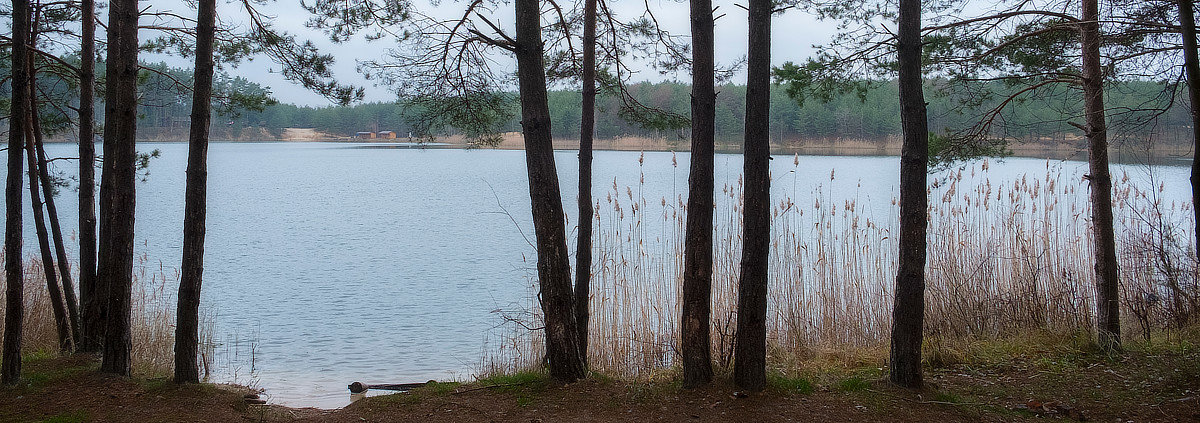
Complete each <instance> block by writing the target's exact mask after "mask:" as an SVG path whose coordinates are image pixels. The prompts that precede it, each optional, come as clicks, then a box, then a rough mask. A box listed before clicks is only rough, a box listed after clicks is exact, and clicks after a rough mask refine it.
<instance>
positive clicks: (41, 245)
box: [14, 37, 75, 352]
mask: <svg viewBox="0 0 1200 423" xmlns="http://www.w3.org/2000/svg"><path fill="white" fill-rule="evenodd" d="M31 38H32V37H31ZM30 62H32V60H31V61H30ZM28 67H29V69H30V73H29V88H30V91H32V90H33V88H34V87H35V86H36V85H35V84H36V83H35V82H34V78H33V66H32V65H29V66H28ZM26 107H28V109H27V110H26V112H25V116H24V119H26V121H25V162H26V164H27V165H28V166H29V205H30V206H31V207H32V208H33V228H34V230H35V231H37V239H38V252H39V253H41V258H42V272H43V274H44V275H45V277H46V292H47V293H48V294H49V295H50V310H51V311H52V312H53V314H54V329H55V331H56V332H57V333H58V348H59V350H61V351H63V352H70V351H71V350H73V349H74V348H75V345H74V344H73V343H72V342H71V323H70V321H69V320H68V317H67V308H66V305H65V304H63V293H62V290H61V289H60V288H59V286H58V274H57V272H56V271H55V270H54V254H53V253H51V252H50V235H49V234H48V233H47V232H46V218H45V215H43V214H42V213H43V212H42V198H41V193H40V192H39V189H38V163H37V149H36V147H35V146H34V144H35V141H34V135H33V126H34V122H35V121H36V120H37V113H36V110H37V104H35V103H34V101H33V95H32V92H30V93H29V97H28V104H27V105H26ZM14 118H16V117H14Z"/></svg>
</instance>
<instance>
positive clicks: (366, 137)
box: [354, 131, 375, 140]
mask: <svg viewBox="0 0 1200 423" xmlns="http://www.w3.org/2000/svg"><path fill="white" fill-rule="evenodd" d="M354 136H355V137H356V138H358V139H363V140H373V139H375V133H374V132H370V131H364V132H358V133H355V134H354Z"/></svg>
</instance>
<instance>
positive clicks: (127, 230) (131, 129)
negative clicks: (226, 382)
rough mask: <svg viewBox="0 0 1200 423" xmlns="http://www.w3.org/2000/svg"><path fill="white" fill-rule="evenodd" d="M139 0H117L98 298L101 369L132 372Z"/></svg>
mask: <svg viewBox="0 0 1200 423" xmlns="http://www.w3.org/2000/svg"><path fill="white" fill-rule="evenodd" d="M137 3H138V2H137V0H113V1H112V2H110V3H109V15H108V60H107V61H106V63H105V71H106V82H105V93H106V96H107V98H106V99H105V102H104V169H103V173H102V174H101V177H100V237H99V256H98V260H97V268H96V271H97V272H96V280H97V282H98V283H97V291H98V294H99V295H100V297H99V298H97V300H99V301H104V302H105V304H106V306H105V316H104V317H105V322H104V325H105V330H104V340H103V347H102V351H101V353H102V355H103V357H104V358H103V360H102V361H101V363H100V371H101V372H105V373H115V374H118V375H124V376H128V375H129V371H130V368H131V364H132V363H131V362H130V351H131V350H132V348H133V345H132V343H133V340H132V338H131V336H132V335H131V333H130V329H131V328H130V321H129V319H130V315H129V314H130V309H129V307H130V304H129V301H130V295H131V293H132V292H131V291H132V289H133V242H134V238H133V219H134V189H135V185H134V183H135V181H136V175H135V172H136V171H135V166H136V161H137V150H136V145H135V143H134V139H135V131H136V129H137V71H138V62H137V53H138V42H137V24H138V5H137Z"/></svg>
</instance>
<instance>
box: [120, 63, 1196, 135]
mask: <svg viewBox="0 0 1200 423" xmlns="http://www.w3.org/2000/svg"><path fill="white" fill-rule="evenodd" d="M231 81H233V82H237V83H239V84H243V85H242V86H241V87H239V89H246V90H261V89H262V88H261V87H257V86H256V85H255V84H253V83H248V82H244V80H240V79H232V80H231ZM927 85H928V86H929V87H928V90H929V91H930V92H936V88H935V87H936V85H937V82H936V81H933V82H927ZM992 85H993V86H992V87H990V90H992V91H994V92H996V94H997V95H996V96H995V97H997V98H1001V97H1003V96H1002V95H999V94H1001V93H1003V91H1004V90H1005V89H1006V88H1005V86H1004V85H1003V84H1002V83H993V84H992ZM1166 86H1167V85H1166V84H1163V83H1159V82H1152V81H1134V82H1124V83H1121V84H1120V85H1114V86H1111V87H1109V89H1108V92H1107V95H1108V98H1109V99H1110V103H1112V105H1113V106H1112V107H1114V108H1127V109H1130V110H1136V109H1147V108H1148V107H1147V105H1148V104H1154V103H1156V102H1158V101H1161V99H1163V98H1165V95H1169V94H1170V93H1164V90H1165V89H1167V88H1165V87H1166ZM627 90H628V92H629V94H631V95H632V96H634V97H635V98H637V99H638V100H639V101H641V102H642V103H643V104H644V105H646V106H649V107H654V108H658V109H662V110H668V111H672V112H675V113H679V114H683V115H686V114H687V113H688V107H689V105H688V102H689V101H690V100H689V99H690V93H691V86H690V85H688V84H685V83H680V82H659V83H649V82H642V83H638V84H631V85H629V86H628V87H627ZM1061 91H1063V93H1062V95H1061V96H1059V97H1062V101H1057V102H1055V101H1051V102H1047V101H1041V100H1044V99H1041V100H1039V101H1030V102H1028V103H1026V104H1023V105H1022V107H1019V108H1012V109H1011V110H1010V111H1008V112H1006V113H1005V115H1004V116H1003V123H1002V125H999V126H998V127H997V128H995V130H994V131H995V136H998V137H1004V138H1008V139H1010V140H1015V141H1023V142H1036V141H1039V140H1041V141H1046V142H1055V141H1061V140H1063V139H1064V137H1065V136H1068V134H1076V133H1077V130H1076V129H1075V128H1074V127H1073V126H1071V125H1070V124H1069V123H1067V119H1064V118H1063V116H1064V110H1079V111H1081V110H1082V107H1081V106H1080V105H1078V104H1075V102H1073V101H1074V100H1076V99H1077V98H1078V96H1070V95H1069V93H1067V91H1068V90H1067V89H1066V88H1064V89H1062V90H1061ZM146 96H147V99H148V100H149V99H150V98H152V97H159V96H158V95H155V94H152V93H147V94H146ZM163 97H165V96H163ZM927 100H928V102H929V127H930V130H931V131H933V132H935V133H936V132H942V131H944V130H945V129H946V128H961V127H964V126H969V125H970V124H971V123H972V122H973V120H974V119H976V115H977V113H976V110H965V109H964V108H963V106H962V104H961V102H960V101H959V100H958V99H955V98H953V97H951V96H936V95H931V96H929V98H928V99H927ZM548 101H549V106H550V119H551V130H552V132H553V134H554V137H555V138H559V139H563V138H567V139H576V138H578V137H579V133H580V122H581V120H580V116H581V115H582V113H581V109H580V104H581V94H580V92H579V91H577V90H570V89H566V90H551V91H549V93H548ZM745 101H746V88H745V86H742V85H722V86H719V87H717V106H716V121H715V127H716V139H717V141H718V142H719V143H722V144H735V145H740V144H741V143H742V134H743V131H744V130H745V121H744V117H743V116H744V114H745V108H746V106H745ZM620 102H621V99H620V98H618V97H616V96H605V95H600V96H598V97H597V100H596V103H597V104H596V109H597V113H596V137H598V138H602V139H603V138H616V137H647V138H664V139H666V140H667V141H668V142H679V143H684V144H686V142H687V140H688V139H689V137H690V133H689V132H688V131H689V130H688V129H682V130H660V129H647V128H644V127H642V126H640V125H638V124H636V123H631V122H628V121H627V120H625V119H622V117H621V116H619V115H618V110H619V108H620ZM512 104H513V108H514V110H515V108H516V106H517V104H516V95H515V93H514V94H513V95H512ZM983 107H990V105H987V104H982V105H979V106H977V107H973V108H972V109H981V108H983ZM141 108H142V110H141V118H142V119H143V122H142V124H143V125H147V126H167V125H168V124H169V122H171V121H172V119H173V118H174V119H175V120H178V119H177V118H180V117H186V116H187V114H188V113H189V110H190V105H189V104H188V102H187V99H186V97H181V98H178V99H177V100H175V101H147V102H146V103H144V105H143V106H141ZM415 109H416V108H415V107H405V106H404V105H403V104H401V103H366V104H358V105H354V106H325V107H309V106H297V105H293V104H274V105H270V106H267V107H266V108H265V109H264V110H262V111H248V112H243V113H241V114H240V115H237V116H227V117H226V118H223V119H222V120H221V121H218V122H217V123H218V124H223V125H228V126H232V127H234V128H247V127H263V128H267V129H268V130H273V131H276V130H279V129H281V128H315V129H318V130H320V131H324V132H327V133H330V134H335V135H352V134H354V133H355V132H358V131H396V132H397V133H398V134H400V136H405V135H407V133H408V132H409V131H414V132H417V131H416V129H415V128H416V125H415V124H414V122H415V119H416V116H417V114H418V111H417V110H415ZM1076 113H1081V112H1076ZM1189 113H1190V112H1189V109H1188V106H1187V104H1186V103H1182V104H1181V102H1176V103H1175V104H1174V105H1172V106H1171V107H1170V108H1169V109H1168V110H1167V112H1166V113H1164V114H1162V115H1161V116H1160V117H1159V118H1158V119H1157V121H1156V125H1154V126H1153V127H1146V126H1141V125H1129V126H1128V127H1124V128H1122V127H1114V131H1115V134H1114V135H1117V136H1118V137H1119V136H1122V135H1127V136H1130V137H1133V138H1134V139H1137V140H1142V141H1144V140H1145V139H1147V136H1148V135H1149V134H1153V135H1154V137H1153V140H1154V141H1155V142H1158V143H1167V144H1175V143H1183V144H1187V143H1189V142H1190V138H1189V137H1190V125H1191V117H1190V114H1189ZM1068 116H1069V115H1068ZM176 124H177V125H178V124H179V123H178V122H176ZM503 127H504V128H505V129H506V130H508V131H514V132H515V131H519V130H520V128H521V126H520V122H519V118H516V117H514V118H512V119H510V120H509V121H508V122H507V123H506V124H505V125H504V126H503ZM435 131H437V132H438V133H454V132H456V129H455V128H437V129H435ZM415 135H423V134H420V133H419V132H418V133H417V134H415ZM899 135H900V102H899V100H898V98H897V97H896V86H895V82H894V81H887V82H879V83H876V84H873V87H872V88H870V89H868V90H866V91H865V92H862V93H861V97H860V94H841V95H838V96H835V97H834V98H833V99H831V100H830V101H829V102H818V101H808V102H804V103H803V104H798V103H797V102H796V101H794V100H793V99H791V98H789V97H788V96H787V94H786V92H785V87H784V86H781V85H772V87H771V107H770V137H771V141H772V143H775V144H791V143H798V142H804V141H805V140H813V139H857V140H868V141H882V140H886V139H892V138H896V137H899Z"/></svg>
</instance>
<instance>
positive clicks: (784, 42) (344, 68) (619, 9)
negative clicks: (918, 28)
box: [142, 0, 835, 107]
mask: <svg viewBox="0 0 1200 423" xmlns="http://www.w3.org/2000/svg"><path fill="white" fill-rule="evenodd" d="M171 3H172V2H155V4H154V5H155V7H156V8H159V9H166V10H171V11H174V12H176V13H179V14H181V15H188V16H194V15H195V12H194V11H193V10H191V9H190V8H188V7H187V6H186V5H185V3H183V2H177V3H175V5H174V6H172V5H171ZM610 4H611V5H612V7H613V8H614V9H615V12H616V13H617V14H618V15H620V16H625V17H632V16H634V15H635V14H640V10H641V9H642V8H643V7H649V8H651V10H653V11H654V12H655V14H656V16H657V17H658V19H659V23H660V24H661V25H662V26H663V27H664V28H665V29H666V30H668V31H670V32H672V33H674V34H683V35H686V34H688V31H689V26H688V4H687V2H686V1H683V2H677V1H672V0H644V2H643V1H636V0H612V3H610ZM713 4H714V6H716V7H717V10H716V14H717V15H718V19H717V21H716V29H715V31H716V34H715V36H716V52H715V53H716V58H717V62H718V63H719V64H732V63H736V62H738V61H739V60H741V59H742V58H744V57H745V55H746V49H747V41H746V36H747V28H746V19H747V16H746V11H745V10H744V9H742V8H741V7H739V5H741V6H745V0H741V1H740V2H735V1H728V0H715V1H714V2H713ZM417 7H419V8H421V9H422V10H426V11H429V13H430V14H433V15H435V16H445V17H451V16H455V15H458V14H461V13H462V10H463V8H464V7H465V3H463V2H461V1H452V0H444V1H441V2H439V4H438V6H436V7H435V6H431V5H429V4H427V3H425V4H420V3H418V5H417ZM259 10H260V11H261V12H263V13H265V14H267V15H270V16H271V17H272V22H273V24H274V25H275V27H276V28H277V29H280V30H285V31H288V32H290V33H293V34H297V35H298V36H300V37H301V38H302V39H309V40H312V41H313V42H314V43H316V44H317V45H318V46H319V47H320V48H321V49H322V50H323V51H325V52H328V53H330V54H332V55H333V56H334V57H335V59H336V60H337V61H336V64H335V65H334V76H335V78H337V79H338V80H339V81H340V82H343V83H350V84H354V85H358V86H363V87H365V88H366V96H365V99H364V101H367V102H387V101H393V100H395V99H396V96H395V94H394V92H393V91H392V90H391V89H389V88H388V87H386V86H375V85H373V83H374V81H368V80H366V79H364V78H363V77H362V76H361V75H359V74H358V73H357V71H356V70H355V67H356V66H355V65H356V61H357V60H359V59H363V58H369V57H376V56H377V55H379V53H380V52H382V51H384V50H385V49H387V48H390V47H392V46H393V45H392V44H389V43H388V42H387V40H386V39H384V40H379V41H374V42H368V41H366V40H364V39H363V38H362V37H361V36H360V37H356V38H355V39H353V40H351V41H349V42H347V43H344V44H334V43H332V42H331V41H330V40H329V39H328V37H327V36H326V35H325V34H323V33H321V32H320V31H318V30H314V29H310V28H307V27H306V26H305V22H306V21H307V20H308V18H309V14H308V12H307V11H306V10H304V9H303V8H302V7H301V5H300V2H299V0H276V1H274V2H273V3H268V4H266V5H262V6H259ZM218 14H219V15H221V16H222V18H221V19H223V20H226V21H232V22H237V19H238V17H239V16H241V15H244V12H243V11H242V10H241V6H240V4H236V3H235V4H230V3H226V2H219V5H218ZM512 15H513V12H512V6H511V3H508V4H500V5H498V6H496V13H495V14H494V15H490V16H489V18H490V19H491V20H492V21H493V22H496V23H497V24H498V25H499V26H500V27H501V28H502V29H504V30H505V31H506V32H509V33H511V31H512V30H513V19H512ZM721 15H723V16H721ZM142 24H143V25H146V22H143V23H142ZM834 31H835V24H834V23H832V22H821V21H819V20H817V19H816V18H814V17H812V16H811V15H809V14H807V13H804V12H803V11H799V10H789V11H786V12H783V13H782V14H777V15H776V17H775V19H774V20H773V21H772V28H771V43H772V53H771V54H772V60H771V63H772V64H773V65H776V66H777V65H780V64H783V63H784V62H786V61H802V60H803V59H804V58H806V57H808V56H809V55H810V54H812V52H813V49H812V46H813V45H814V44H822V43H824V42H825V40H828V39H829V38H830V37H831V36H832V35H833V34H834ZM143 60H153V61H160V60H161V61H166V62H167V63H169V64H171V65H173V66H181V67H184V66H190V63H191V62H190V61H189V60H185V59H180V58H171V57H164V56H149V57H144V58H143ZM639 67H640V68H641V69H643V70H641V71H640V72H639V73H638V74H636V75H634V76H633V78H631V79H632V81H631V82H638V81H662V80H688V79H689V78H690V77H689V76H688V75H686V74H668V75H660V74H659V73H658V72H657V71H655V70H653V69H649V67H648V66H646V65H644V64H643V65H641V66H637V65H635V68H639ZM277 69H278V66H275V65H274V64H273V63H271V62H270V60H268V59H266V58H258V59H255V60H253V61H251V62H249V63H243V64H241V65H239V66H238V67H237V68H234V69H228V70H227V71H228V72H229V73H230V74H231V75H234V76H242V77H245V78H246V79H249V80H251V81H253V82H256V83H259V84H262V85H265V86H268V87H270V88H271V90H272V92H273V93H274V96H275V98H276V99H278V100H279V101H280V102H282V103H291V104H299V105H305V106H314V107H319V106H326V105H329V104H330V102H329V100H327V99H325V98H323V97H321V96H320V95H317V94H314V93H311V92H309V91H307V90H305V89H304V88H303V87H300V86H298V85H296V84H293V83H291V82H289V81H287V80H286V79H284V78H283V77H282V76H281V75H279V74H278V73H276V72H275V70H277ZM731 82H733V83H739V84H741V83H745V72H744V71H740V72H738V73H737V74H735V75H734V76H733V79H732V80H731Z"/></svg>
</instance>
